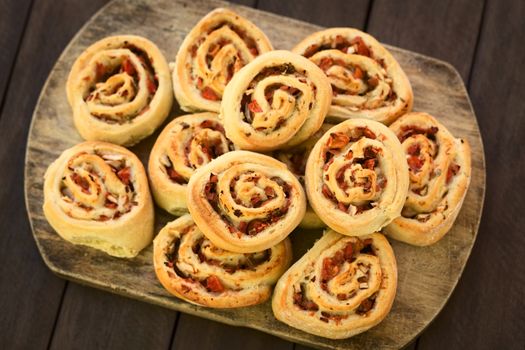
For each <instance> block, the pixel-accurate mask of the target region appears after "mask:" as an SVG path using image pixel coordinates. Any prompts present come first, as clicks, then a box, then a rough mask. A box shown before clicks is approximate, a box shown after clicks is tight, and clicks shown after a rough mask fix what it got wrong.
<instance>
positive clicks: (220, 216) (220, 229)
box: [188, 151, 306, 253]
mask: <svg viewBox="0 0 525 350" xmlns="http://www.w3.org/2000/svg"><path fill="white" fill-rule="evenodd" d="M305 208H306V196H305V194H304V191H303V188H302V186H301V183H300V182H299V180H297V178H296V177H295V176H294V175H293V174H292V173H291V172H290V171H289V170H288V169H287V168H286V165H285V164H283V163H281V162H279V161H278V160H276V159H274V158H271V157H269V156H265V155H262V154H258V153H253V152H247V151H232V152H228V153H226V154H224V155H222V156H220V157H218V158H216V159H215V160H213V161H211V162H210V163H209V164H207V165H205V166H203V167H201V168H199V169H198V170H197V171H196V172H195V174H193V176H192V177H191V178H190V182H189V183H188V209H189V211H190V214H191V216H192V217H193V219H194V220H195V223H196V224H197V226H198V227H199V229H200V230H202V232H203V233H204V235H205V236H206V237H207V238H208V239H209V240H210V241H212V242H213V244H214V245H216V246H217V247H219V248H222V249H225V250H229V251H232V252H237V253H254V252H258V251H261V250H264V249H268V248H270V247H272V246H274V245H276V244H277V243H279V242H280V241H282V240H283V239H284V238H285V237H286V236H288V234H290V232H292V230H293V229H294V228H295V227H297V225H298V224H299V222H301V219H302V218H303V216H304V212H305Z"/></svg>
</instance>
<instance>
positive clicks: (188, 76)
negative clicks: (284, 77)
mask: <svg viewBox="0 0 525 350" xmlns="http://www.w3.org/2000/svg"><path fill="white" fill-rule="evenodd" d="M271 50H272V45H271V43H270V41H269V40H268V38H267V37H266V35H264V33H263V32H262V31H261V30H260V29H259V28H257V26H255V25H254V24H253V23H251V22H250V21H248V20H246V19H245V18H243V17H241V16H239V15H238V14H237V13H235V12H233V11H231V10H227V9H223V8H219V9H216V10H213V11H212V12H210V13H209V14H207V15H206V16H205V17H204V18H202V19H201V20H200V21H199V23H197V25H196V26H195V27H194V28H193V29H192V30H191V32H190V33H189V34H188V35H187V36H186V38H185V39H184V41H183V42H182V45H181V46H180V48H179V51H178V53H177V58H176V62H175V69H174V71H173V86H174V90H175V97H176V98H177V101H178V102H179V104H180V106H181V108H182V109H183V110H185V111H189V112H191V111H203V110H204V111H212V112H219V108H220V103H221V99H222V95H223V93H224V88H225V86H226V84H228V82H229V81H230V80H231V78H232V76H233V75H235V74H236V73H237V72H238V71H239V69H241V68H242V67H243V66H245V65H246V64H248V62H251V61H252V60H253V59H254V58H255V57H257V56H258V55H260V54H262V53H265V52H268V51H271Z"/></svg>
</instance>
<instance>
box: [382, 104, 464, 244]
mask: <svg viewBox="0 0 525 350" xmlns="http://www.w3.org/2000/svg"><path fill="white" fill-rule="evenodd" d="M390 130H392V131H393V132H394V133H395V134H396V135H397V137H398V138H399V141H400V142H401V143H402V146H403V150H404V152H405V155H406V162H407V164H408V169H409V191H408V196H407V199H406V202H405V205H404V207H403V211H402V212H401V216H400V217H398V218H397V219H395V220H394V221H393V222H392V223H391V224H390V225H388V226H386V227H385V229H384V231H385V233H387V234H388V235H389V236H390V237H392V238H394V239H397V240H400V241H403V242H406V243H410V244H413V245H418V246H426V245H430V244H432V243H435V242H437V241H438V240H440V239H441V238H442V237H443V236H444V235H445V234H446V233H447V232H448V231H449V230H450V228H451V227H452V224H453V223H454V221H455V220H456V217H457V215H458V213H459V211H460V209H461V205H462V204H463V200H464V198H465V195H466V193H467V189H468V186H469V183H470V172H471V163H470V162H471V159H470V146H469V144H468V142H467V141H466V140H464V139H457V138H454V136H452V134H451V133H450V132H449V131H448V130H447V129H446V128H445V126H444V125H443V124H441V123H440V122H438V121H437V120H436V119H435V118H434V117H432V116H431V115H429V114H426V113H409V114H406V115H404V116H402V117H401V118H399V119H398V120H397V121H396V122H395V123H393V124H392V125H391V126H390Z"/></svg>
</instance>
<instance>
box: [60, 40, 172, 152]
mask: <svg viewBox="0 0 525 350" xmlns="http://www.w3.org/2000/svg"><path fill="white" fill-rule="evenodd" d="M67 98H68V101H69V104H70V105H71V108H72V109H73V118H74V122H75V126H76V128H77V130H78V132H79V133H80V135H81V136H82V137H83V138H84V139H86V140H90V141H107V142H111V143H115V144H119V145H124V146H131V145H133V144H135V143H137V142H139V141H140V140H141V139H143V138H145V137H146V136H149V135H151V134H152V133H153V131H154V130H155V129H156V128H157V127H158V126H159V125H160V124H162V122H163V121H164V119H166V117H167V116H168V113H169V111H170V109H171V105H172V103H173V90H172V86H171V79H170V71H169V67H168V63H167V62H166V59H165V58H164V56H163V55H162V53H161V52H160V50H159V48H158V47H157V46H155V44H153V43H152V42H151V41H149V40H147V39H145V38H142V37H139V36H133V35H118V36H111V37H107V38H105V39H102V40H100V41H97V42H96V43H94V44H93V45H91V46H90V47H88V48H87V49H86V50H85V51H84V52H83V53H82V54H81V55H80V56H79V57H78V58H77V60H76V61H75V63H74V64H73V67H72V68H71V72H70V73H69V77H68V80H67Z"/></svg>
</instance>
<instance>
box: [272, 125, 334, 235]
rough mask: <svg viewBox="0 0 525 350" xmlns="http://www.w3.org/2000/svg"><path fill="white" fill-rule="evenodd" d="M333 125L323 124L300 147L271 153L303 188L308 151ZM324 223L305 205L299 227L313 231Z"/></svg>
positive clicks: (323, 225)
mask: <svg viewBox="0 0 525 350" xmlns="http://www.w3.org/2000/svg"><path fill="white" fill-rule="evenodd" d="M333 126H334V125H333V124H328V123H324V124H323V125H322V126H321V129H319V130H317V132H316V133H315V134H313V135H312V137H310V138H309V139H308V140H306V141H304V142H303V143H301V144H300V145H297V146H295V147H292V148H289V149H285V150H278V151H275V152H274V153H273V157H274V158H276V159H278V160H280V161H281V162H283V163H284V164H286V166H287V167H288V169H289V170H290V171H291V172H292V173H293V174H294V175H295V176H296V177H297V179H299V182H300V183H301V184H302V185H303V188H304V186H305V180H304V172H305V169H306V161H307V160H308V156H309V155H310V151H311V150H312V148H314V146H315V143H316V142H317V141H318V140H319V139H320V138H321V136H323V134H324V133H325V132H326V131H328V129H330V128H331V127H333ZM325 226H326V225H325V223H324V222H323V221H322V220H321V219H320V218H319V216H317V214H316V213H315V211H314V210H313V209H312V207H311V206H310V205H309V204H307V206H306V213H305V214H304V217H303V220H302V221H301V223H300V224H299V227H302V228H307V229H315V228H322V227H325Z"/></svg>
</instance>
